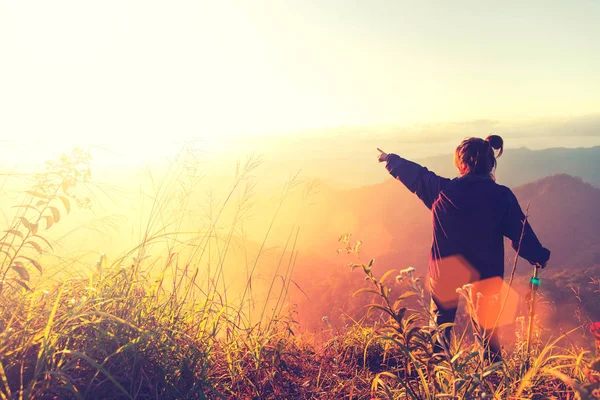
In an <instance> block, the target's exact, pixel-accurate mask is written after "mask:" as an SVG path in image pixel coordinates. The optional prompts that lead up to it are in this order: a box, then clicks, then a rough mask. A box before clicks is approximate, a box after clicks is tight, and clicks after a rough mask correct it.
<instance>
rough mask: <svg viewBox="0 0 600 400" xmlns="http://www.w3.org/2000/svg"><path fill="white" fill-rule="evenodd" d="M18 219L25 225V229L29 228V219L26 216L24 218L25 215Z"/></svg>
mask: <svg viewBox="0 0 600 400" xmlns="http://www.w3.org/2000/svg"><path fill="white" fill-rule="evenodd" d="M19 219H20V220H21V223H22V224H23V226H25V228H27V229H29V230H31V222H29V221H28V220H27V218H25V217H21V218H19Z"/></svg>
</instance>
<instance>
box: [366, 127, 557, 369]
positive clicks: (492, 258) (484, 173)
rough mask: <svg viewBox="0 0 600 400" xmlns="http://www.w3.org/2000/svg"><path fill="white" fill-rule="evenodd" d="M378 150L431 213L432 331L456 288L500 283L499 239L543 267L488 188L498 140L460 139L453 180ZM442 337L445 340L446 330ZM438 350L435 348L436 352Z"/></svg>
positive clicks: (499, 191)
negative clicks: (434, 315)
mask: <svg viewBox="0 0 600 400" xmlns="http://www.w3.org/2000/svg"><path fill="white" fill-rule="evenodd" d="M377 150H379V152H380V155H379V162H386V168H387V170H388V172H389V173H390V174H391V175H392V176H393V177H394V178H396V179H398V180H399V181H400V182H402V183H403V184H404V185H405V186H406V187H407V188H408V189H409V190H410V191H411V192H413V193H415V194H416V195H417V197H419V198H420V199H421V200H422V201H423V203H425V205H426V206H427V208H429V209H430V210H431V211H432V212H433V244H432V246H431V257H430V262H429V274H430V285H431V294H432V308H433V309H434V311H436V314H437V319H436V322H437V324H438V325H441V324H443V323H447V322H453V321H454V317H455V316H456V309H457V306H458V300H459V294H457V292H456V289H457V288H458V287H461V286H462V285H464V284H467V283H476V284H477V283H481V282H500V284H501V279H502V278H503V277H504V239H503V238H504V236H506V237H508V238H509V239H510V240H511V242H512V247H513V248H514V249H515V250H516V251H518V253H519V255H520V256H521V257H523V258H525V259H526V260H527V261H529V262H530V263H531V264H532V265H538V266H540V267H542V268H543V267H545V265H546V263H547V261H548V259H549V258H550V251H549V250H548V249H546V248H544V247H542V245H541V244H540V242H539V240H538V239H537V237H536V236H535V233H534V232H533V230H532V229H531V226H530V225H529V223H528V222H527V221H526V218H525V215H524V214H523V211H522V210H521V207H520V206H519V203H518V201H517V198H516V197H515V195H514V194H513V193H512V191H511V190H510V189H509V188H507V187H506V186H502V185H499V184H497V183H496V182H495V178H494V170H495V168H496V158H497V157H500V156H501V155H502V152H503V140H502V138H501V137H500V136H497V135H490V136H488V137H487V138H486V139H485V140H484V139H480V138H468V139H465V140H463V141H462V142H461V144H460V145H459V146H458V147H457V148H456V151H455V153H454V164H455V165H456V167H457V168H458V171H459V173H460V177H458V178H455V179H447V178H442V177H440V176H438V175H436V174H434V173H433V172H431V171H429V170H428V169H427V168H425V167H422V166H420V165H419V164H416V163H414V162H412V161H408V160H406V159H404V158H402V157H400V156H398V155H396V154H386V153H385V152H383V151H382V150H380V149H377ZM495 151H497V156H496V154H495ZM482 286H485V285H482ZM487 286H488V290H487V291H488V293H484V294H485V295H486V296H490V295H493V294H494V293H493V292H494V291H495V292H496V293H498V291H499V289H500V287H499V286H498V285H497V284H493V285H491V286H492V287H495V288H492V289H491V290H490V289H489V288H490V285H487ZM490 291H491V292H492V293H489V292H490ZM484 328H485V329H486V330H487V331H488V333H492V336H491V337H490V338H489V344H488V346H489V347H488V351H489V352H490V353H491V354H489V355H490V356H491V357H492V359H493V360H494V361H496V360H500V359H501V355H500V346H499V343H498V339H497V336H496V334H495V333H494V332H495V330H494V329H493V328H490V326H485V327H484ZM490 331H491V332H490ZM445 333H446V339H447V340H449V337H450V331H449V330H446V332H445ZM448 343H449V342H448ZM437 350H438V351H439V350H441V348H440V347H439V346H438V348H437Z"/></svg>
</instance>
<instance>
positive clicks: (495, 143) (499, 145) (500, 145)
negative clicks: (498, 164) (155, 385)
mask: <svg viewBox="0 0 600 400" xmlns="http://www.w3.org/2000/svg"><path fill="white" fill-rule="evenodd" d="M485 141H486V142H488V143H489V144H490V146H491V147H492V149H494V150H500V151H499V152H498V156H497V157H500V156H501V155H502V152H503V151H504V140H502V138H501V137H500V136H498V135H489V136H488V137H486V138H485Z"/></svg>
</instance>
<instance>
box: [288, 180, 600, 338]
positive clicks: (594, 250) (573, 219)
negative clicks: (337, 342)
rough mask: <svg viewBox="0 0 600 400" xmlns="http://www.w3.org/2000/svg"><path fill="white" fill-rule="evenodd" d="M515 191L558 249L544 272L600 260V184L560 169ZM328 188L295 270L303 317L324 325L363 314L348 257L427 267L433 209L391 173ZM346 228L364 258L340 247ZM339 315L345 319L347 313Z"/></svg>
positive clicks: (524, 268) (358, 280)
mask: <svg viewBox="0 0 600 400" xmlns="http://www.w3.org/2000/svg"><path fill="white" fill-rule="evenodd" d="M513 191H514V193H515V195H516V196H517V198H518V199H519V202H520V204H521V207H522V208H523V210H524V211H526V209H527V206H528V205H529V221H530V223H531V225H532V226H533V229H534V230H535V232H536V234H537V235H538V237H539V239H540V241H541V242H542V244H543V245H544V246H545V247H547V248H549V249H550V250H551V251H552V256H551V259H550V262H549V264H548V268H547V269H546V270H545V274H548V273H550V274H551V275H552V274H555V273H558V272H560V271H563V270H564V269H578V270H583V269H584V268H590V267H593V266H594V265H597V264H600V236H598V226H600V214H598V213H597V210H598V208H599V207H600V189H597V188H595V187H593V186H591V185H590V184H587V183H585V182H583V181H582V180H581V179H580V178H576V177H573V176H569V175H566V174H559V175H553V176H548V177H546V178H543V179H539V180H536V181H534V182H532V183H528V184H525V185H522V186H519V187H517V188H514V189H513ZM322 194H323V197H322V199H321V200H320V201H318V202H317V204H316V205H315V206H314V209H313V210H312V211H311V213H310V215H311V216H310V218H308V220H307V221H306V222H307V225H306V226H307V229H304V231H303V237H309V238H310V240H309V241H308V242H305V246H306V247H305V248H304V249H302V250H301V256H300V257H299V259H298V263H297V266H296V269H295V273H294V277H295V279H296V282H297V283H298V284H299V286H300V287H301V288H302V289H303V291H304V293H303V294H302V296H301V297H302V298H304V297H308V299H310V300H309V302H310V304H304V306H303V307H302V306H301V307H300V309H301V310H305V313H306V310H308V309H310V310H313V311H312V313H314V315H313V318H312V319H311V318H310V316H309V317H308V319H307V316H306V315H303V316H302V318H303V320H304V321H309V323H308V324H309V326H314V325H315V324H316V325H317V326H318V324H319V321H320V320H319V318H320V317H321V316H322V315H327V314H326V313H327V312H328V311H327V310H330V309H332V307H333V308H335V307H338V308H339V309H343V310H345V311H346V312H348V313H349V314H350V315H358V314H356V313H359V314H360V312H359V309H360V307H359V306H360V304H361V303H357V302H356V299H354V300H353V301H352V300H350V299H349V296H350V294H351V293H353V292H354V291H355V290H357V289H358V288H361V287H364V285H365V282H364V280H363V278H364V274H362V272H361V271H352V272H351V271H350V270H349V269H348V268H346V267H345V264H347V263H351V262H368V261H369V260H370V259H371V258H374V259H375V263H374V267H373V271H374V273H375V274H376V275H377V276H381V275H383V273H384V272H385V271H387V270H389V269H396V270H400V269H404V268H407V267H409V266H413V267H415V268H416V269H417V272H418V273H421V274H423V273H425V272H426V271H427V264H428V260H429V249H430V246H431V218H432V217H431V213H430V211H429V210H428V209H427V208H426V207H425V206H424V205H423V204H422V203H421V201H420V200H419V199H418V198H417V197H416V196H415V195H414V194H412V193H411V192H409V191H408V190H407V189H406V188H405V187H404V186H403V185H402V184H401V183H400V182H398V181H395V180H393V179H390V180H388V181H386V182H384V183H381V184H377V185H370V186H365V187H362V188H358V189H348V190H330V189H325V190H323V191H322ZM310 220H313V222H310ZM345 232H349V233H352V234H353V236H352V241H353V242H354V241H356V240H361V241H362V242H364V244H363V245H362V251H361V255H360V260H357V259H356V258H355V257H353V256H350V255H345V254H337V253H336V251H335V250H336V249H337V248H338V247H342V246H341V244H340V243H338V242H337V239H338V237H339V235H340V234H342V233H345ZM505 247H506V251H505V253H506V270H507V274H508V271H510V268H511V267H512V262H513V258H514V251H513V250H512V249H511V247H510V245H509V243H506V246H505ZM324 266H327V268H324ZM517 273H518V274H519V275H527V274H529V273H530V267H529V264H528V263H527V262H526V261H524V260H520V261H519V264H518V268H517ZM300 302H301V303H302V302H305V303H306V300H302V299H301V300H300ZM357 307H358V309H357ZM342 315H343V314H342ZM331 319H332V320H333V318H331ZM337 322H339V323H344V321H343V319H342V320H339V321H337Z"/></svg>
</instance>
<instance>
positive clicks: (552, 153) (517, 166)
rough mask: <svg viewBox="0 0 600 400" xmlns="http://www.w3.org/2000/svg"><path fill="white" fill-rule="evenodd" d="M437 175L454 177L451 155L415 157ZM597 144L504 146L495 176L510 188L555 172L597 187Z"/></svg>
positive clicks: (599, 156)
mask: <svg viewBox="0 0 600 400" xmlns="http://www.w3.org/2000/svg"><path fill="white" fill-rule="evenodd" d="M418 161H419V163H421V164H422V165H425V166H427V168H429V169H430V170H432V171H435V173H437V174H438V175H441V176H447V177H454V176H456V174H457V171H456V168H455V167H454V161H453V155H451V154H446V155H440V156H435V157H429V158H425V159H422V160H418ZM598 170H600V146H596V147H589V148H575V149H567V148H552V149H545V150H529V149H527V148H519V149H507V150H506V151H505V152H504V154H503V155H502V156H501V157H500V158H498V170H497V171H496V177H497V179H498V181H499V182H502V184H503V185H506V186H509V187H516V186H519V185H524V184H526V183H529V182H533V181H535V180H537V179H541V178H543V177H546V176H549V175H555V174H568V175H573V176H578V177H580V178H582V179H583V180H584V181H585V182H588V183H591V184H592V185H594V186H596V187H600V175H599V174H598Z"/></svg>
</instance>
